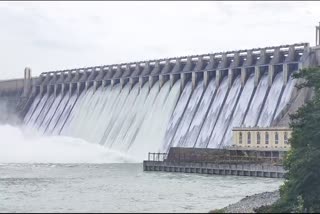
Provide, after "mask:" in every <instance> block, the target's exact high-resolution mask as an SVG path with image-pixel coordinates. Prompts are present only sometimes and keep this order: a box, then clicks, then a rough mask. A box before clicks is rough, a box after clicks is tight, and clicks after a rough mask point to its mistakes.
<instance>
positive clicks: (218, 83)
mask: <svg viewBox="0 0 320 214" xmlns="http://www.w3.org/2000/svg"><path fill="white" fill-rule="evenodd" d="M221 80H222V70H217V71H216V87H217V88H218V87H219V86H220V83H221Z"/></svg>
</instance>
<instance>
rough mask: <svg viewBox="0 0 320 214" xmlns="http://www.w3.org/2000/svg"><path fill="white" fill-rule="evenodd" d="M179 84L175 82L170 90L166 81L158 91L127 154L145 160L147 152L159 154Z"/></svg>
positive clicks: (176, 97) (176, 98) (177, 94)
mask: <svg viewBox="0 0 320 214" xmlns="http://www.w3.org/2000/svg"><path fill="white" fill-rule="evenodd" d="M179 87H180V82H176V83H175V84H174V86H173V87H172V88H171V90H170V82H169V81H167V82H166V83H165V84H164V85H163V86H162V88H161V90H160V91H159V94H158V95H157V99H155V101H154V103H153V105H152V107H151V108H149V111H148V112H147V115H146V116H145V118H144V121H143V123H142V125H141V128H140V129H139V132H138V133H137V137H136V138H135V140H134V141H133V144H132V145H131V147H130V148H129V149H128V154H130V155H132V156H134V157H141V158H142V159H146V158H147V157H148V152H150V151H155V152H159V151H160V149H161V148H162V143H163V140H164V135H165V131H166V127H167V124H168V122H169V119H170V116H171V114H172V112H173V109H174V106H175V104H176V102H177V100H178V96H179Z"/></svg>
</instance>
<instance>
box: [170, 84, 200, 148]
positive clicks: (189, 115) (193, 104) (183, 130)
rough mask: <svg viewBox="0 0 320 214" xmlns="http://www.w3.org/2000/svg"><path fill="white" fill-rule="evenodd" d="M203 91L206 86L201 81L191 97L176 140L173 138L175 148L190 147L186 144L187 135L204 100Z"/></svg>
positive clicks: (175, 137)
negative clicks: (202, 99) (201, 101)
mask: <svg viewBox="0 0 320 214" xmlns="http://www.w3.org/2000/svg"><path fill="white" fill-rule="evenodd" d="M203 91H204V84H203V81H200V82H199V83H198V85H197V87H196V88H195V89H194V91H193V93H192V95H191V97H190V101H189V103H188V106H187V108H186V110H185V113H184V115H183V117H182V119H181V122H180V124H179V127H178V129H177V131H176V134H175V136H174V138H173V143H172V146H173V147H176V146H179V147H188V145H187V144H186V142H185V140H186V135H187V133H188V129H189V127H190V124H191V122H192V119H193V116H194V114H195V112H196V110H197V107H198V105H199V102H200V100H201V98H202V94H203ZM192 146H193V145H192Z"/></svg>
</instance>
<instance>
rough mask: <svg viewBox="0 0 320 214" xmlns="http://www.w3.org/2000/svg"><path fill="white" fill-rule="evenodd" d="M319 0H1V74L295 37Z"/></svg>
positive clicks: (315, 14)
mask: <svg viewBox="0 0 320 214" xmlns="http://www.w3.org/2000/svg"><path fill="white" fill-rule="evenodd" d="M319 12H320V2H167V1H165V2H143V1H142V2H123V1H122V2H102V1H98V2H89V1H88V2H84V1H81V2H76V1H71V2H63V1H62V2H0V26H1V31H0V32H1V33H0V66H1V71H0V79H7V78H20V77H23V69H24V67H26V66H30V67H31V68H32V74H33V75H38V74H40V73H41V72H44V71H54V70H61V69H67V68H76V67H86V66H87V67H89V66H95V65H107V64H113V63H120V62H131V61H135V60H146V59H155V58H163V57H171V56H179V55H191V54H204V53H213V52H218V51H228V50H237V49H246V48H255V47H265V46H272V45H282V44H292V43H297V42H309V43H310V44H311V45H312V46H313V45H314V43H315V25H317V24H318V22H319V21H320V17H319V15H320V13H319Z"/></svg>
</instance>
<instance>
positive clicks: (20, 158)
mask: <svg viewBox="0 0 320 214" xmlns="http://www.w3.org/2000/svg"><path fill="white" fill-rule="evenodd" d="M0 135H1V137H2V138H3V139H8V140H1V141H0V163H124V162H135V160H134V159H133V158H130V157H129V156H128V155H124V154H121V153H119V152H116V151H112V150H109V149H107V148H105V147H102V146H100V145H98V144H90V143H87V142H86V141H84V140H81V139H77V138H70V137H63V136H40V135H37V134H36V133H31V132H28V133H24V132H23V131H22V130H21V129H19V128H17V127H12V126H9V125H1V126H0ZM9 139H10V140H9Z"/></svg>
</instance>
